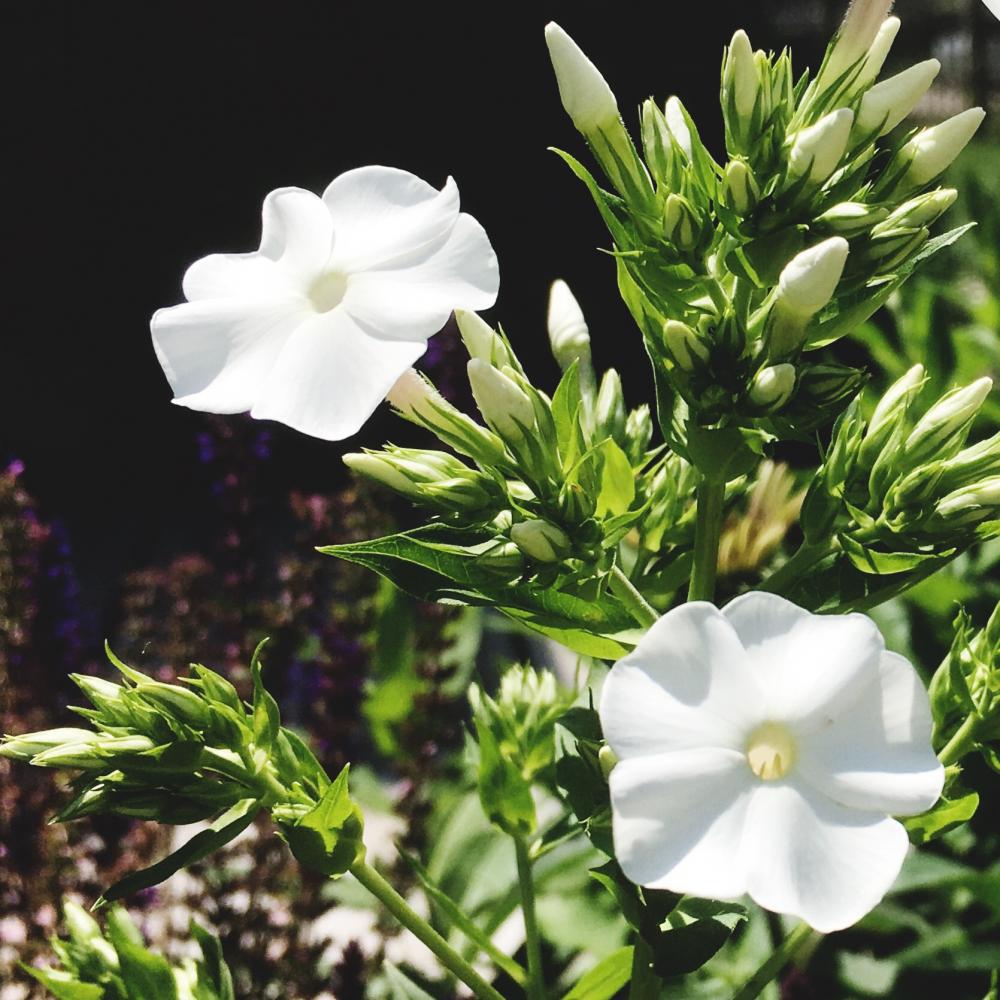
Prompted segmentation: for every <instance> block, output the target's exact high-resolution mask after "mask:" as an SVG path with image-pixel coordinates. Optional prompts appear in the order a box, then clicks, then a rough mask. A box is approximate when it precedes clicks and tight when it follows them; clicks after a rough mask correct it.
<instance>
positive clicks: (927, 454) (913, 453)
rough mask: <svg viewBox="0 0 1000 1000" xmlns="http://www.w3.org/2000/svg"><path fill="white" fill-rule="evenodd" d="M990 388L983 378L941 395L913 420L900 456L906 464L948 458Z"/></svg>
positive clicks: (989, 382) (989, 384)
mask: <svg viewBox="0 0 1000 1000" xmlns="http://www.w3.org/2000/svg"><path fill="white" fill-rule="evenodd" d="M992 388H993V380H992V379H990V378H987V377H983V378H980V379H977V380H976V381H975V382H973V383H971V384H970V385H967V386H963V387H961V388H957V389H952V390H951V392H947V393H945V395H943V396H942V397H941V398H940V399H939V400H938V401H937V402H936V403H935V404H934V405H933V406H932V407H931V408H930V409H929V410H928V411H927V412H926V413H925V414H924V415H923V416H922V417H921V418H920V420H918V421H917V425H916V426H915V427H914V428H913V430H912V431H911V432H910V435H909V437H908V438H907V439H906V442H905V444H904V445H903V454H904V455H905V457H906V461H907V463H908V464H909V465H910V466H911V467H915V466H917V465H920V464H922V463H923V462H925V461H928V460H930V459H937V458H942V459H943V458H949V457H950V456H951V455H953V454H955V452H957V451H958V450H959V449H960V448H961V447H962V444H963V443H964V441H965V435H966V434H967V433H968V430H969V425H970V424H971V422H972V419H973V418H974V417H975V415H976V413H977V412H978V411H979V408H980V407H981V406H982V405H983V402H984V401H985V399H986V397H987V396H988V395H989V393H990V390H991V389H992Z"/></svg>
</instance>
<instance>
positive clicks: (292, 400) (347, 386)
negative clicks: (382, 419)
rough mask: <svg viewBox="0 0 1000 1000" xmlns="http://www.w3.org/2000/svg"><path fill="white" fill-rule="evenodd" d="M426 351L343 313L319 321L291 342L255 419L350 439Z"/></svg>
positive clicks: (263, 394) (310, 322)
mask: <svg viewBox="0 0 1000 1000" xmlns="http://www.w3.org/2000/svg"><path fill="white" fill-rule="evenodd" d="M425 350H426V344H425V343H424V342H423V341H421V342H418V343H413V342H409V341H391V340H378V339H376V338H374V337H370V336H368V334H367V333H365V332H364V330H362V329H361V328H360V327H359V326H358V325H357V323H355V322H354V320H352V319H351V317H350V316H349V315H348V314H347V312H346V311H345V310H344V309H342V308H337V309H333V310H331V311H330V312H327V313H321V314H319V315H316V316H313V317H312V318H310V319H308V320H307V321H306V322H305V323H303V324H302V325H301V326H299V327H298V328H297V329H296V330H295V332H294V333H293V334H292V336H291V337H289V338H288V340H287V342H286V343H285V346H284V347H283V348H282V350H281V353H280V354H279V356H278V359H277V361H276V363H275V365H274V367H273V369H272V370H271V372H270V374H269V375H268V378H267V381H266V383H265V385H264V388H263V390H262V392H261V394H260V395H259V397H258V398H257V400H256V402H255V403H254V406H253V409H252V410H251V416H253V417H257V418H259V419H262V420H279V421H281V423H283V424H287V425H288V426H289V427H294V428H295V430H298V431H301V432H302V433H304V434H312V435H313V436H314V437H318V438H324V439H325V440H327V441H339V440H342V439H343V438H345V437H350V435H352V434H354V433H356V432H357V431H358V430H359V429H360V428H361V425H362V424H363V423H364V422H365V421H366V420H367V419H368V418H369V417H370V416H371V415H372V413H373V412H374V410H375V407H377V406H378V404H379V403H380V402H381V401H382V400H383V399H384V398H385V394H386V393H387V392H388V391H389V389H390V388H391V387H392V385H393V383H394V382H395V381H396V380H397V379H398V378H399V377H400V375H402V374H403V372H404V371H406V370H407V369H408V368H409V367H410V366H411V365H412V364H413V362H414V361H416V360H417V358H419V357H420V355H421V354H423V353H424V351H425Z"/></svg>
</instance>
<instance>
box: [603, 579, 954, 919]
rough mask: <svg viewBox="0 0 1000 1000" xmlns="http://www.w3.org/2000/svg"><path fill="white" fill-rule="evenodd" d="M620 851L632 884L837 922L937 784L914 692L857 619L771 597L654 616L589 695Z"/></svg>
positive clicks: (899, 662)
mask: <svg viewBox="0 0 1000 1000" xmlns="http://www.w3.org/2000/svg"><path fill="white" fill-rule="evenodd" d="M600 714H601V721H602V723H603V726H604V734H605V736H606V738H607V740H608V742H609V744H610V745H611V748H612V749H613V750H614V752H615V753H616V754H617V756H618V758H619V763H618V764H617V766H616V767H615V768H614V770H613V771H612V772H611V776H610V784H611V802H612V809H613V825H614V840H615V853H616V855H617V857H618V861H619V863H620V864H621V866H622V869H623V870H624V872H625V874H626V875H627V876H628V877H629V878H630V879H631V880H632V881H634V882H636V883H638V884H640V885H643V886H648V887H651V888H656V889H668V890H671V891H673V892H680V893H689V894H692V895H696V896H707V897H711V898H715V899H735V898H737V897H739V896H742V895H743V894H745V893H748V894H749V895H750V896H751V898H752V899H753V900H754V901H755V902H757V903H758V904H760V905H761V906H763V907H765V908H767V909H769V910H774V911H777V912H779V913H787V914H794V915H796V916H799V917H801V918H802V919H804V920H805V921H807V922H808V923H809V924H811V925H812V926H813V927H814V928H816V929H817V930H819V931H824V932H828V931H834V930H838V929H840V928H843V927H847V926H849V925H851V924H853V923H855V922H856V921H857V920H859V919H860V918H861V917H863V916H864V915H865V914H866V913H867V912H868V911H869V910H871V909H872V907H874V906H875V905H876V904H877V903H878V902H879V900H881V899H882V897H883V896H884V895H885V893H886V892H887V891H888V889H889V887H890V886H891V885H892V883H893V881H894V880H895V878H896V876H897V874H898V873H899V869H900V866H901V865H902V863H903V858H904V856H905V855H906V851H907V844H908V841H907V836H906V831H905V830H904V828H903V826H902V824H900V823H899V822H897V821H896V820H895V819H891V818H890V817H891V816H893V815H913V814H917V813H920V812H923V811H925V810H926V809H929V808H930V807H931V806H932V805H933V804H934V803H935V802H936V801H937V799H938V797H939V795H940V794H941V788H942V783H943V780H944V772H943V768H942V767H941V765H940V763H939V762H938V760H937V758H936V757H935V756H934V752H933V750H932V748H931V713H930V705H929V702H928V698H927V693H926V691H925V690H924V687H923V685H922V684H921V682H920V679H919V678H918V676H917V674H916V672H915V671H914V669H913V667H912V666H911V665H910V663H909V662H908V661H907V660H906V659H905V658H904V657H902V656H899V655H898V654H896V653H891V652H887V651H886V649H885V646H884V643H883V641H882V636H881V635H880V634H879V631H878V629H877V628H876V626H875V624H874V622H872V620H871V619H870V618H867V617H866V616H864V615H860V614H850V615H837V616H834V615H829V616H825V615H813V614H810V613H809V612H807V611H804V610H802V609H801V608H799V607H797V606H796V605H794V604H792V603H790V602H789V601H786V600H784V599H783V598H781V597H777V596H775V595H773V594H765V593H749V594H745V595H744V596H742V597H739V598H737V599H736V600H735V601H732V602H731V603H730V604H728V605H727V606H726V607H725V608H724V609H723V610H722V611H719V610H718V609H716V608H715V607H714V606H713V605H711V604H707V603H705V602H701V601H696V602H693V603H690V604H684V605H681V606H680V607H678V608H675V609H674V610H673V611H670V612H668V613H667V614H666V615H664V616H663V617H662V618H661V619H660V620H659V621H658V622H657V623H656V624H655V625H654V626H653V627H652V628H651V629H650V630H649V631H648V632H647V633H646V635H645V636H644V637H643V638H642V640H641V641H640V642H639V644H638V645H637V646H636V648H635V650H634V651H633V652H632V653H631V654H629V655H628V656H627V657H625V658H624V659H623V660H621V661H619V662H618V663H617V664H615V666H614V668H613V669H612V671H611V674H610V675H609V677H608V679H607V682H606V684H605V687H604V692H603V695H602V698H601V709H600Z"/></svg>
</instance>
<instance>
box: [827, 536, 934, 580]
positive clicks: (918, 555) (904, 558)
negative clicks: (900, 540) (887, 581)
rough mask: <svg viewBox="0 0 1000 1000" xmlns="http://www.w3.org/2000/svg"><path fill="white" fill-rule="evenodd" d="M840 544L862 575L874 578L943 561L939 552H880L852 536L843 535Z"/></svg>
mask: <svg viewBox="0 0 1000 1000" xmlns="http://www.w3.org/2000/svg"><path fill="white" fill-rule="evenodd" d="M840 544H841V547H842V548H843V550H844V551H845V552H846V553H847V557H848V559H850V560H851V562H852V563H853V564H854V565H855V566H856V567H857V568H858V569H859V570H861V572H862V573H869V574H871V575H872V576H890V575H892V574H893V573H905V572H907V571H908V570H911V569H916V567H918V566H921V565H924V564H925V563H930V562H934V561H935V560H940V559H941V553H939V552H878V551H877V550H875V549H872V548H869V547H868V546H866V545H862V544H861V543H860V542H858V541H855V539H853V538H851V536H850V535H841V536H840Z"/></svg>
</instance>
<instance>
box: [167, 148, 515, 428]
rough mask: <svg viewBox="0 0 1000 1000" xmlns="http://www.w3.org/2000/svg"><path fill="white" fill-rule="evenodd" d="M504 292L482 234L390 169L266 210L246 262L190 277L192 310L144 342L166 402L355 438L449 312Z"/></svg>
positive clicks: (177, 314)
mask: <svg viewBox="0 0 1000 1000" xmlns="http://www.w3.org/2000/svg"><path fill="white" fill-rule="evenodd" d="M498 287H499V274H498V270H497V260H496V255H495V254H494V252H493V248H492V247H491V246H490V242H489V239H488V237H487V236H486V233H485V232H484V231H483V228H482V227H481V226H480V225H479V223H477V222H476V221H475V219H473V218H472V217H471V216H469V215H466V214H465V213H462V212H460V211H459V197H458V188H457V187H456V186H455V182H454V181H453V180H452V179H451V178H449V179H448V181H447V183H446V184H445V186H444V188H443V189H442V190H440V191H438V190H436V189H435V188H433V187H431V186H430V185H429V184H427V183H426V182H424V181H422V180H421V179H420V178H419V177H415V176H414V175H413V174H410V173H407V172H406V171H403V170H395V169H392V168H390V167H379V166H371V167H361V168H359V169H357V170H350V171H348V172H347V173H345V174H341V176H340V177H338V178H336V180H334V181H333V182H332V183H331V184H330V185H329V187H327V189H326V191H324V193H323V197H322V198H320V197H318V196H317V195H315V194H313V193H312V192H310V191H304V190H302V189H301V188H294V187H289V188H280V189H279V190H277V191H272V192H271V193H270V194H269V195H268V196H267V198H266V199H265V200H264V219H263V235H262V237H261V243H260V249H259V250H257V251H254V252H253V253H242V254H229V253H225V254H212V255H211V256H208V257H204V258H202V259H201V260H199V261H196V262H195V263H194V264H192V265H191V267H190V268H188V271H187V273H186V274H185V276H184V295H185V297H186V298H187V299H188V301H187V302H186V303H184V304H182V305H179V306H174V307H172V308H169V309H160V310H159V311H158V312H157V313H156V314H155V315H154V316H153V319H152V323H151V328H152V334H153V345H154V347H155V349H156V355H157V357H158V358H159V360H160V364H161V365H162V366H163V370H164V372H165V373H166V375H167V379H168V380H169V382H170V385H171V388H172V389H173V390H174V395H175V398H174V402H175V403H178V404H180V405H181V406H188V407H190V408H191V409H195V410H207V411H209V412H211V413H240V412H243V411H246V410H249V411H250V414H251V416H254V417H258V418H264V419H271V420H278V421H280V422H281V423H284V424H288V425H289V426H290V427H294V428H295V429H296V430H299V431H302V432H304V433H306V434H312V435H314V436H315V437H320V438H325V439H327V440H339V439H341V438H345V437H348V436H349V435H351V434H354V433H355V432H356V431H357V430H358V429H359V428H360V427H361V426H362V424H363V423H364V422H365V421H366V420H367V419H368V417H369V416H370V415H371V414H372V412H373V411H374V409H375V407H376V406H377V405H378V404H379V402H380V401H381V400H382V399H383V398H384V397H385V395H386V393H387V392H388V390H389V389H390V387H391V386H392V384H393V383H394V382H395V381H396V379H398V378H399V377H400V376H401V375H402V374H403V373H404V372H405V371H407V370H408V369H409V367H410V366H411V365H412V364H413V362H414V361H416V359H417V358H418V357H420V355H421V354H423V353H424V351H425V349H426V347H427V340H428V338H429V337H431V336H432V335H433V334H435V333H437V332H438V330H440V329H441V327H442V326H444V324H445V323H446V322H447V319H448V316H449V314H450V313H451V312H452V310H454V309H459V308H462V309H486V308H488V307H489V306H491V305H492V304H493V303H494V301H495V300H496V295H497V289H498Z"/></svg>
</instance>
